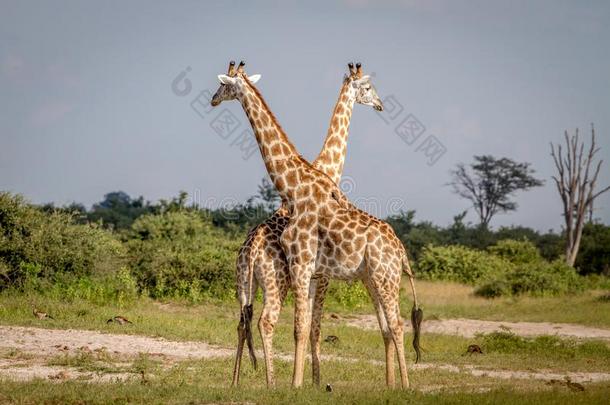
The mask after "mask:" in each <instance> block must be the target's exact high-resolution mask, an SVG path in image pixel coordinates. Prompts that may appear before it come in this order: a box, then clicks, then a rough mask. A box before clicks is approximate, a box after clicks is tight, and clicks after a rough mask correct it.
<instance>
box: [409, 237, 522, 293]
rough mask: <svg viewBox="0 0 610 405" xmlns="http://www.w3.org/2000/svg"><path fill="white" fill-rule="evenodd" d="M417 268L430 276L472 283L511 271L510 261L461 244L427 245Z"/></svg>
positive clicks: (436, 278) (427, 276) (426, 276)
mask: <svg viewBox="0 0 610 405" xmlns="http://www.w3.org/2000/svg"><path fill="white" fill-rule="evenodd" d="M417 270H418V273H419V274H421V275H422V276H423V277H424V278H427V279H430V280H447V281H457V282H462V283H467V284H475V283H478V282H481V281H484V280H489V279H492V278H494V277H497V276H499V275H504V274H506V273H508V272H510V271H512V265H511V263H509V262H508V261H507V260H504V259H502V258H500V257H497V256H494V255H492V254H490V253H487V252H484V251H480V250H475V249H470V248H467V247H464V246H458V245H454V246H428V247H426V248H425V249H424V250H423V252H422V254H421V256H420V258H419V260H418V261H417Z"/></svg>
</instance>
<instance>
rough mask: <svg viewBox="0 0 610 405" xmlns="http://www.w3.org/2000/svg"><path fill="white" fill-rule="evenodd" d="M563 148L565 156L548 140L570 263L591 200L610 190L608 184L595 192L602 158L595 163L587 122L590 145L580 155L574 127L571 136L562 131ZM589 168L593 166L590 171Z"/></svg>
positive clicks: (567, 257) (580, 144)
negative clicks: (554, 168)
mask: <svg viewBox="0 0 610 405" xmlns="http://www.w3.org/2000/svg"><path fill="white" fill-rule="evenodd" d="M564 138H565V144H566V151H565V156H564V152H563V150H562V148H561V145H560V144H559V143H558V144H557V146H555V145H553V143H551V156H552V157H553V160H554V161H555V167H556V168H557V172H558V176H553V180H555V184H556V185H557V191H558V192H559V195H560V196H561V201H562V203H563V216H564V218H565V224H566V250H565V253H566V263H568V264H569V265H570V266H573V265H574V262H575V261H576V255H577V254H578V249H579V248H580V238H581V236H582V229H583V226H584V223H585V219H586V217H587V212H588V213H589V216H591V215H592V212H593V201H595V199H596V198H597V197H599V196H600V195H601V194H602V193H605V192H606V191H608V190H610V186H608V187H606V188H603V189H601V190H599V191H597V192H596V191H595V187H596V185H597V184H596V183H597V176H598V175H599V171H600V169H601V166H602V162H603V160H600V161H598V162H597V164H595V163H594V162H593V160H594V158H595V154H596V153H597V151H599V148H597V147H595V128H594V127H593V125H591V146H590V147H589V152H588V153H587V155H586V156H584V155H583V152H584V148H585V143H584V142H581V141H580V139H579V137H578V128H577V129H576V131H575V133H574V135H572V136H570V135H568V131H565V133H564ZM592 167H595V169H594V170H593V171H591V169H592Z"/></svg>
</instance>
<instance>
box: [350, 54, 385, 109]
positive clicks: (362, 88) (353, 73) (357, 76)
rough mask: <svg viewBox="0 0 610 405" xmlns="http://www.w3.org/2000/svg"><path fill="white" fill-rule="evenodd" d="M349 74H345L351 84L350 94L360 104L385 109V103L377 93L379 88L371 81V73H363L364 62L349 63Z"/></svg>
mask: <svg viewBox="0 0 610 405" xmlns="http://www.w3.org/2000/svg"><path fill="white" fill-rule="evenodd" d="M347 66H348V68H349V75H345V81H346V83H347V85H348V86H349V89H348V96H349V97H353V98H354V101H355V102H356V103H358V104H363V105H370V106H372V107H373V108H374V109H375V110H377V111H383V103H382V102H381V99H380V98H379V95H377V90H375V87H374V86H373V84H372V83H371V77H370V76H369V75H363V74H362V64H360V63H356V67H355V68H354V64H353V63H349V64H348V65H347Z"/></svg>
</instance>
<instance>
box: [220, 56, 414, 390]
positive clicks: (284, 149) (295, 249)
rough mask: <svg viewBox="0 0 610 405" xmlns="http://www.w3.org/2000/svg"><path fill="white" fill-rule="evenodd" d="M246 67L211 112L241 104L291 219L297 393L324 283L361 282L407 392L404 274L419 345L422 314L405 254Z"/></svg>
mask: <svg viewBox="0 0 610 405" xmlns="http://www.w3.org/2000/svg"><path fill="white" fill-rule="evenodd" d="M244 65H245V63H244V62H243V61H242V62H241V63H240V65H239V68H238V69H237V71H235V69H234V63H233V64H230V66H229V74H227V75H219V76H218V79H219V81H220V82H221V85H220V87H219V89H218V90H217V92H216V94H214V96H213V97H212V101H211V105H212V106H218V105H219V104H220V103H221V102H223V101H226V100H234V99H237V100H238V101H239V102H240V104H241V105H242V108H243V109H244V112H245V113H246V116H247V117H248V120H249V121H250V124H251V126H252V129H253V130H254V135H255V137H256V140H257V143H258V145H259V149H260V152H261V155H262V158H263V162H264V164H265V167H266V169H267V172H268V173H269V176H270V178H271V181H272V182H273V184H274V185H275V187H276V189H277V191H278V193H279V195H280V196H281V198H282V202H283V203H284V204H285V205H286V208H287V212H288V223H287V225H286V226H285V228H284V231H283V232H282V235H281V237H280V243H281V245H282V248H283V251H284V254H285V256H286V261H287V263H288V266H289V273H290V282H291V287H292V290H293V294H294V297H295V312H294V319H295V320H294V339H295V355H294V368H293V375H292V386H293V387H295V388H299V387H301V386H302V384H303V371H304V367H305V363H304V357H305V348H306V344H307V341H306V340H307V337H308V335H309V334H310V329H311V316H312V307H313V301H314V297H315V292H316V290H317V286H318V280H319V279H320V278H321V277H322V276H325V277H328V278H335V279H341V280H356V279H360V280H362V281H363V283H364V284H365V286H366V288H367V289H368V292H369V294H370V295H371V297H372V299H373V302H374V304H375V309H376V312H377V318H378V321H379V325H380V327H381V330H382V335H383V337H384V344H385V351H386V382H387V384H388V386H390V387H393V386H394V368H393V360H394V355H396V357H397V358H398V363H399V369H400V377H401V386H402V387H403V388H407V387H408V386H409V379H408V375H407V367H406V361H405V355H404V347H403V342H404V332H403V325H402V321H401V318H400V311H399V293H400V280H401V276H402V273H403V272H405V273H406V274H407V275H408V276H409V282H410V285H411V291H412V294H413V309H412V311H411V318H412V319H413V320H416V321H417V322H414V323H413V327H414V332H415V333H414V335H415V336H416V337H418V335H419V327H420V322H421V318H422V316H423V315H422V311H421V309H420V308H419V305H418V303H417V296H416V293H415V284H414V276H413V272H412V271H411V268H410V265H409V261H408V258H407V255H406V250H405V248H404V246H403V245H402V243H401V242H400V240H399V239H398V237H397V236H396V235H395V233H394V231H393V230H392V228H391V227H390V226H389V225H388V224H387V223H385V222H383V221H381V220H379V219H377V218H375V217H373V216H372V215H369V214H367V213H365V212H363V211H362V210H360V209H358V208H357V207H355V206H353V205H352V204H350V202H349V201H348V200H347V198H346V197H345V196H344V195H343V193H342V192H341V190H340V189H339V188H338V186H337V185H336V184H335V183H334V182H333V181H332V179H331V178H330V177H328V175H326V174H324V173H323V172H320V171H318V170H316V169H315V168H314V167H313V166H311V164H309V163H308V162H307V161H306V160H305V159H304V158H303V157H302V156H301V155H300V154H299V153H298V151H297V150H296V148H295V146H294V145H293V144H292V143H291V142H290V140H289V139H288V137H287V136H286V134H285V132H284V130H283V129H282V128H281V126H280V125H279V124H278V122H277V120H276V118H275V116H274V115H273V113H272V112H271V110H270V109H269V107H268V106H267V104H266V102H265V100H264V99H263V98H262V96H261V94H260V93H259V91H258V89H257V88H256V87H255V86H254V84H255V83H256V82H257V81H258V80H259V79H260V75H254V76H247V75H246V73H245V72H244ZM417 341H418V339H417V340H416V339H415V338H414V347H415V348H416V351H417V350H418V347H417V346H416V345H415V343H416V342H417Z"/></svg>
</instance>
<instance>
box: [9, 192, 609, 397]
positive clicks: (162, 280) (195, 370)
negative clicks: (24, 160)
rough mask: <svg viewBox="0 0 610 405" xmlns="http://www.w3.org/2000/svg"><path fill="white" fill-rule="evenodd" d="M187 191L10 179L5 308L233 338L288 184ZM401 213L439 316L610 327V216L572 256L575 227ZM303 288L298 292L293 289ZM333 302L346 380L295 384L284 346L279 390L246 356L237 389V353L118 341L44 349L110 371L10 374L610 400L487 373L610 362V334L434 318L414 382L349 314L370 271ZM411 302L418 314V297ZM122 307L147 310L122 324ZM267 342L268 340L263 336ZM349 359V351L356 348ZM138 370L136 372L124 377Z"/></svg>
mask: <svg viewBox="0 0 610 405" xmlns="http://www.w3.org/2000/svg"><path fill="white" fill-rule="evenodd" d="M187 201H188V196H187V195H186V193H180V194H179V195H178V196H177V197H175V198H173V199H171V200H167V201H159V202H157V203H151V202H148V201H146V200H145V199H144V198H143V197H138V198H132V197H130V196H129V195H128V194H126V193H124V192H112V193H109V194H107V195H106V196H105V198H104V199H103V200H102V201H100V202H99V203H97V204H94V205H93V206H92V207H91V208H90V209H87V208H85V207H84V206H82V205H80V204H72V205H69V206H64V207H55V206H53V205H52V204H47V205H43V206H39V205H34V204H31V203H29V202H28V201H27V200H25V199H24V198H23V197H21V196H19V195H15V194H11V193H7V192H3V193H0V323H1V324H3V325H13V326H37V327H40V326H44V327H47V328H57V329H80V330H95V331H102V332H106V333H121V334H133V335H143V336H157V337H163V338H166V339H170V340H174V341H182V340H187V341H203V342H206V343H209V344H213V345H217V346H219V347H224V348H227V347H228V348H231V347H232V344H233V342H234V341H235V339H236V337H235V327H236V322H237V320H238V318H239V309H238V308H237V307H236V305H235V302H234V282H235V281H234V280H235V276H234V271H235V259H236V254H237V249H238V248H239V246H240V244H241V243H242V242H243V240H244V238H245V236H246V233H247V231H248V230H249V229H250V228H251V227H252V226H254V225H256V224H258V223H259V222H260V221H262V220H263V219H264V218H266V217H267V216H268V215H269V214H270V213H271V212H272V211H273V210H274V209H275V208H276V207H277V204H278V198H277V195H276V194H275V193H274V190H273V187H272V186H271V185H270V184H269V183H267V182H263V183H262V184H261V186H260V188H259V192H258V194H257V195H256V196H253V197H252V198H250V199H248V200H247V201H246V202H245V203H243V204H238V205H236V206H233V207H224V208H222V209H206V208H200V207H197V206H195V205H192V204H188V202H187ZM387 221H388V222H389V223H390V224H391V225H392V226H393V227H394V229H395V230H396V232H397V234H398V235H399V237H400V238H401V239H402V241H403V242H404V244H405V246H407V247H408V250H409V255H410V258H411V260H412V262H413V267H414V269H415V271H416V273H417V277H418V292H419V295H420V301H421V302H422V303H423V305H424V308H425V314H426V319H428V320H435V319H453V318H471V319H480V320H492V321H505V322H507V321H532V322H540V321H547V322H548V321H551V322H568V323H574V324H580V325H583V326H585V325H586V326H591V327H601V328H609V327H610V311H608V305H609V304H608V303H609V302H610V298H608V296H609V294H608V290H610V281H609V277H608V275H609V265H608V263H609V260H608V259H609V258H610V243H609V242H608V241H609V240H610V239H609V238H610V227H608V226H607V225H605V224H602V223H597V222H593V221H591V222H588V223H586V224H585V225H584V229H583V234H582V240H581V250H580V254H579V256H578V259H577V261H576V264H575V266H574V267H571V266H568V265H567V264H566V262H565V260H564V258H563V252H564V245H565V241H564V238H565V235H564V234H562V233H555V232H551V231H550V232H546V233H540V232H538V231H536V230H533V229H530V228H525V227H500V228H498V229H492V228H490V227H489V226H485V225H480V224H479V225H472V224H470V223H467V222H465V213H460V214H457V215H456V216H455V217H454V221H453V223H452V224H451V225H450V226H447V227H441V226H438V225H435V224H432V223H430V222H427V221H418V220H417V219H416V213H415V211H405V212H400V213H398V214H395V215H392V216H390V217H388V218H387ZM405 288H406V286H405ZM406 296H407V294H404V295H403V297H406ZM258 299H259V301H260V297H259V298H258ZM288 301H289V302H288V305H289V304H290V296H289V298H288ZM257 305H260V304H257ZM32 307H36V308H43V309H44V310H45V311H48V312H49V314H52V316H53V319H49V320H47V321H45V322H41V321H40V320H39V319H36V317H34V316H32ZM325 307H326V312H327V313H332V314H334V315H335V317H334V318H329V317H327V318H326V319H325V320H324V323H323V330H324V334H325V335H333V336H339V340H338V342H336V343H333V344H329V343H324V346H323V348H322V350H323V353H324V354H329V355H333V356H335V357H334V358H331V359H329V360H328V361H325V362H324V364H323V370H322V378H323V381H328V382H329V383H332V385H333V387H334V392H333V393H332V394H328V393H326V392H325V391H324V390H319V389H315V388H305V389H304V390H303V391H301V392H294V391H293V390H291V389H290V388H289V386H288V382H289V380H290V372H291V363H290V362H286V361H285V360H282V359H277V360H276V363H277V364H276V372H277V378H278V381H279V387H278V389H276V390H274V391H268V390H266V389H265V387H264V377H263V371H262V370H261V369H260V368H259V370H258V371H255V370H253V369H252V368H251V367H250V366H245V367H244V371H243V378H242V386H241V388H240V389H238V390H228V389H227V388H226V387H227V385H228V383H229V379H230V371H231V369H232V360H231V359H230V358H228V357H227V358H216V359H200V360H182V361H176V360H173V361H170V362H169V363H168V362H167V361H163V360H160V359H158V358H154V357H151V356H148V355H138V356H136V357H127V358H126V357H124V356H119V355H117V354H112V351H111V350H109V351H101V352H90V351H85V350H84V349H83V351H79V352H77V353H76V354H75V353H74V352H68V353H65V354H61V353H60V354H57V355H54V356H50V357H45V358H44V360H37V361H38V362H40V361H43V366H48V367H65V368H67V369H69V370H79V372H83V373H90V375H98V376H110V378H111V379H110V380H104V381H106V382H104V381H97V382H95V384H91V383H89V382H87V381H88V380H82V381H81V380H79V379H69V380H67V381H65V382H63V383H61V384H57V383H56V382H54V381H50V380H40V379H35V380H33V381H15V380H2V389H0V402H20V403H40V402H46V403H76V402H79V401H81V402H86V403H108V402H113V403H117V402H118V403H129V402H154V403H168V402H175V403H183V402H189V401H203V402H224V401H233V402H234V401H238V402H239V401H244V402H248V401H253V402H259V403H267V402H294V403H310V402H316V403H317V402H321V403H324V402H340V403H343V402H347V403H354V402H359V403H362V402H365V403H367V402H370V403H378V402H379V401H385V402H388V403H394V402H404V401H410V402H414V403H429V402H430V403H432V402H438V401H443V402H447V401H449V402H455V403H472V402H477V403H479V402H481V403H486V402H489V403H498V402H520V403H530V402H531V403H534V402H535V403H556V402H557V401H565V402H573V403H578V402H582V403H603V401H604V399H605V398H606V397H607V392H608V389H609V387H608V384H607V382H603V381H602V382H595V383H588V384H587V385H586V391H585V392H584V393H580V394H574V393H573V392H571V391H570V390H569V389H568V388H566V387H567V386H566V385H565V383H559V385H557V386H549V385H548V384H545V383H544V381H540V380H535V379H533V380H528V379H524V378H520V379H517V380H514V379H506V378H498V377H494V376H493V375H486V374H485V373H486V371H485V370H496V371H497V370H504V371H505V372H512V371H514V372H517V373H519V372H522V370H523V368H524V365H525V364H526V365H527V368H528V369H531V370H538V369H541V370H547V371H548V370H552V372H553V373H560V374H561V373H568V372H574V371H578V372H602V373H604V372H608V373H610V368H608V363H607V359H608V356H610V346H608V342H607V341H603V340H594V339H589V340H586V341H580V340H575V339H565V338H559V337H556V336H540V337H537V338H526V337H522V336H518V335H515V334H514V333H512V332H511V331H510V330H506V331H503V332H497V333H492V334H487V335H477V337H475V338H465V337H460V336H451V335H443V334H435V333H425V334H424V335H423V336H422V345H423V348H424V358H425V362H426V363H427V364H429V366H427V367H430V368H423V369H417V370H415V372H412V373H411V376H412V377H411V378H412V384H413V386H414V387H418V386H419V387H425V389H422V390H416V391H409V392H407V393H401V392H392V391H386V390H384V389H383V385H384V382H383V371H382V366H380V364H381V363H380V362H382V361H383V359H384V354H383V344H382V343H381V342H382V340H381V337H380V336H379V332H378V331H375V330H363V329H361V328H359V327H354V326H352V325H350V324H349V322H348V323H346V322H345V320H348V321H349V319H350V317H358V316H365V315H371V314H372V312H373V311H372V306H371V304H370V299H369V297H368V294H367V293H366V290H365V289H364V288H363V287H362V286H361V285H360V284H359V283H354V284H347V283H341V282H335V283H333V284H332V285H331V288H330V289H329V296H328V299H327V301H326V306H325ZM258 308H260V306H258ZM401 310H402V313H403V314H407V313H409V311H410V303H409V302H408V300H407V298H404V301H403V302H401ZM118 313H120V314H121V315H123V316H126V317H127V318H129V319H131V320H132V321H133V324H129V325H127V326H118V325H116V324H114V323H107V320H108V319H109V318H111V317H112V316H114V315H116V314H118ZM334 319H340V321H336V320H334ZM472 343H476V344H478V345H480V346H481V347H482V348H483V350H484V353H485V356H480V357H476V356H466V355H465V348H466V347H467V346H468V345H469V344H472ZM274 344H275V348H276V350H277V352H278V353H284V354H287V353H291V351H292V345H293V340H292V311H290V310H289V309H286V310H284V311H283V312H282V315H281V319H280V322H279V324H278V327H277V329H276V337H275V340H274ZM255 346H256V347H258V348H260V347H261V343H260V341H259V339H258V336H255ZM78 350H80V349H78ZM341 358H349V363H345V361H344V360H341ZM3 359H4V360H3ZM0 361H9V362H11V364H13V363H15V362H17V363H19V362H20V361H21V362H22V363H23V364H28V363H27V362H28V361H30V362H31V361H32V360H31V355H30V354H27V353H25V352H23V353H22V352H20V351H19V350H5V351H0ZM448 365H451V367H454V368H455V367H457V368H456V369H452V368H447V367H448ZM481 370H483V371H481ZM473 373H474V374H473ZM476 373H483V375H482V376H481V375H477V374H476ZM125 375H127V376H131V377H129V378H127V379H120V378H119V377H120V376H125ZM112 376H117V377H116V379H114V380H112ZM134 376H135V377H134ZM87 378H89V377H87ZM100 378H101V377H100Z"/></svg>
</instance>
